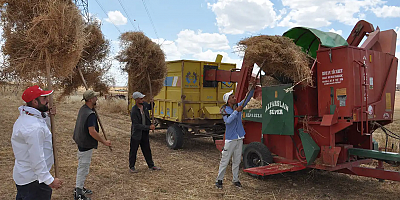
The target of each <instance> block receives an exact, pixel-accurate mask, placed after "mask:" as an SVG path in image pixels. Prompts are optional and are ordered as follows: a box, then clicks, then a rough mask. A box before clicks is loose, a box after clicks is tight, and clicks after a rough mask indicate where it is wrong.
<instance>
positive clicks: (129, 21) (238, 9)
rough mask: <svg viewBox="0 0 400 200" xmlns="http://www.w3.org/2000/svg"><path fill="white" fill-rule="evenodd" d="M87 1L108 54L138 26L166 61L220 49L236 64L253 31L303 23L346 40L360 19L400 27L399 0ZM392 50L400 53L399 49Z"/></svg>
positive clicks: (119, 81) (120, 78)
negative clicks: (238, 47)
mask: <svg viewBox="0 0 400 200" xmlns="http://www.w3.org/2000/svg"><path fill="white" fill-rule="evenodd" d="M88 5H89V13H90V15H91V16H94V17H96V18H98V19H99V20H101V24H102V31H103V33H104V35H105V37H106V38H107V39H109V40H110V42H111V44H112V56H114V55H115V54H116V53H117V52H118V51H119V43H118V37H119V36H120V34H121V33H123V32H127V31H136V30H140V31H143V32H144V33H145V34H146V35H147V36H148V37H149V38H151V39H153V41H155V42H157V43H159V44H161V48H162V49H163V50H164V52H165V54H166V59H167V60H178V59H194V60H204V61H214V60H215V57H216V56H217V54H218V53H219V54H222V55H223V56H224V58H223V60H222V61H223V62H228V63H236V64H237V65H238V67H240V65H241V62H242V60H241V57H240V55H238V53H235V45H236V43H237V42H238V41H240V40H241V39H243V38H245V37H248V36H252V35H259V34H266V35H282V34H283V33H284V32H285V31H287V30H289V29H290V28H293V27H296V26H305V27H312V28H317V29H319V30H322V31H331V32H336V33H338V34H340V35H342V36H343V37H344V38H345V39H346V38H347V37H348V35H349V33H350V31H351V30H352V29H353V27H354V25H355V24H356V22H357V21H358V20H361V19H363V20H366V21H368V22H370V23H372V24H373V25H374V27H375V28H376V26H379V28H380V29H381V30H387V29H394V30H395V31H396V32H398V33H399V32H400V21H399V20H400V1H398V0H387V1H383V0H325V1H323V0H88ZM399 41H400V40H398V42H397V44H398V46H397V48H399V46H400V45H399V44H400V42H399ZM396 52H397V53H396V55H397V57H398V56H400V49H397V51H396ZM119 66H120V64H119V63H118V62H117V61H113V67H112V70H111V72H110V73H111V74H112V75H113V76H114V77H115V78H116V85H119V86H122V85H126V83H127V75H126V74H124V73H122V72H121V71H120V70H119ZM399 75H400V73H398V78H397V79H398V81H397V82H399V78H400V77H399Z"/></svg>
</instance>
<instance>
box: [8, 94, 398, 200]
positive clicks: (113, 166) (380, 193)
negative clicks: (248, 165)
mask: <svg viewBox="0 0 400 200" xmlns="http://www.w3.org/2000/svg"><path fill="white" fill-rule="evenodd" d="M22 103H23V102H22V100H19V97H15V96H2V97H0V115H1V117H0V124H1V126H0V136H1V137H0V170H1V174H0V179H1V180H2V181H3V183H2V184H1V185H0V199H15V194H16V188H15V184H14V181H13V179H12V168H13V164H14V156H13V152H12V148H11V144H10V137H11V132H12V126H13V123H14V122H15V120H16V119H17V117H18V110H17V108H18V106H19V105H22ZM81 105H82V102H80V101H65V102H63V103H58V104H57V116H56V134H57V138H58V140H57V144H56V145H57V146H58V149H59V152H58V156H59V165H60V174H61V178H63V179H64V181H65V182H64V187H63V188H62V189H59V190H55V191H53V199H72V192H73V188H74V185H75V173H76V166H77V159H76V150H77V148H76V145H75V143H74V142H73V140H72V132H73V128H74V125H75V119H76V114H77V112H78V109H79V107H80V106H81ZM101 106H104V105H101ZM101 106H100V107H99V113H100V115H101V117H102V121H103V123H104V125H105V129H106V131H107V134H108V137H109V139H111V140H112V144H113V151H112V152H110V150H109V149H108V148H106V147H105V146H104V145H101V144H100V145H99V148H98V149H97V150H95V152H94V154H93V159H92V164H91V168H90V173H89V176H88V178H87V180H86V184H85V186H86V187H88V188H90V189H91V190H93V191H94V194H93V195H92V199H95V200H96V199H363V200H364V199H398V198H400V197H399V194H400V183H397V182H392V181H386V182H384V183H380V182H378V181H377V180H376V179H372V178H364V177H356V176H348V175H344V174H337V173H330V172H325V171H319V170H303V171H300V172H293V173H285V174H278V175H274V176H268V177H267V178H265V179H264V180H261V179H256V178H253V177H250V176H248V175H246V174H245V173H243V172H241V173H240V178H241V181H242V183H243V185H244V187H243V188H242V189H240V190H239V189H236V188H235V187H233V186H232V185H231V183H230V181H231V177H232V173H231V172H230V171H231V168H230V167H229V168H228V170H227V174H226V176H225V181H224V184H225V185H224V186H225V187H224V189H223V190H216V189H215V188H214V181H215V177H216V175H217V171H218V164H219V156H220V153H219V152H218V151H217V149H216V148H215V146H214V144H213V142H212V139H205V138H200V139H191V140H187V141H185V144H184V148H183V149H181V150H176V151H175V150H170V149H168V148H167V147H166V145H165V134H164V131H161V130H160V131H156V133H155V134H151V138H150V140H151V146H152V152H153V157H154V161H155V164H156V165H157V166H159V167H161V168H162V170H161V171H157V172H151V171H149V170H147V166H146V164H145V161H144V158H143V155H142V154H141V153H140V152H139V153H138V161H137V166H136V167H137V169H138V170H139V173H137V174H130V173H129V171H128V151H129V138H130V120H129V116H127V115H120V114H112V113H108V112H104V111H103V110H102V109H101Z"/></svg>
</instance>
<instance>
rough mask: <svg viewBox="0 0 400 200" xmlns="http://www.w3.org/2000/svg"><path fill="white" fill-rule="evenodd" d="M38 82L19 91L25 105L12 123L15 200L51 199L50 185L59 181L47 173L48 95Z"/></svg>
mask: <svg viewBox="0 0 400 200" xmlns="http://www.w3.org/2000/svg"><path fill="white" fill-rule="evenodd" d="M51 93H53V91H52V90H50V91H44V90H42V89H41V88H40V87H39V86H37V85H35V86H32V87H29V88H28V89H26V90H25V91H24V93H23V94H22V99H23V100H24V101H25V102H26V106H21V107H19V108H18V109H19V112H20V115H19V117H18V119H17V121H16V122H15V123H14V127H13V132H12V136H11V144H12V148H13V151H14V156H15V164H14V170H13V178H14V181H15V184H16V186H17V196H16V200H22V199H24V200H25V199H26V200H33V199H43V200H50V199H51V194H52V188H55V189H58V188H60V187H61V185H62V181H61V180H60V179H58V178H54V177H53V176H52V175H51V174H50V169H51V167H52V165H53V164H54V156H53V146H52V139H51V132H50V129H49V127H48V124H47V123H46V119H48V117H47V115H46V114H45V112H47V111H48V110H49V108H48V102H49V99H48V96H49V95H50V94H51Z"/></svg>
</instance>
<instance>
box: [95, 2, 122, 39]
mask: <svg viewBox="0 0 400 200" xmlns="http://www.w3.org/2000/svg"><path fill="white" fill-rule="evenodd" d="M95 1H96V2H97V4H98V5H99V6H100V8H101V9H102V10H103V12H104V14H106V15H107V12H106V10H104V8H103V6H101V4H100V3H99V2H98V1H97V0H95ZM107 16H108V15H107ZM110 22H111V23H112V24H113V25H114V26H115V28H116V29H117V30H118V32H119V33H120V34H122V32H121V30H119V28H118V27H117V25H115V24H114V22H113V21H111V20H110Z"/></svg>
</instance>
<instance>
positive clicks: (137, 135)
mask: <svg viewBox="0 0 400 200" xmlns="http://www.w3.org/2000/svg"><path fill="white" fill-rule="evenodd" d="M144 96H145V95H144V94H142V93H140V92H134V93H133V94H132V98H133V99H134V100H135V102H136V104H135V106H133V107H132V110H131V120H132V127H131V144H130V150H129V169H130V172H132V173H136V172H137V170H136V169H135V163H136V155H137V150H138V148H139V145H140V148H141V149H142V153H143V155H144V158H145V159H146V162H147V166H148V167H149V169H150V170H159V169H160V168H158V167H156V166H155V165H154V162H153V158H152V155H151V149H150V141H149V131H150V130H154V129H155V126H154V124H152V123H151V121H150V115H149V110H151V109H153V108H152V107H153V106H151V105H150V104H148V103H146V102H144V101H143V97H144ZM152 104H153V103H152Z"/></svg>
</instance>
